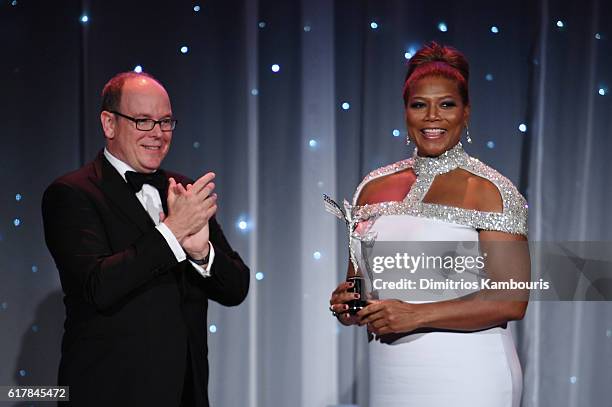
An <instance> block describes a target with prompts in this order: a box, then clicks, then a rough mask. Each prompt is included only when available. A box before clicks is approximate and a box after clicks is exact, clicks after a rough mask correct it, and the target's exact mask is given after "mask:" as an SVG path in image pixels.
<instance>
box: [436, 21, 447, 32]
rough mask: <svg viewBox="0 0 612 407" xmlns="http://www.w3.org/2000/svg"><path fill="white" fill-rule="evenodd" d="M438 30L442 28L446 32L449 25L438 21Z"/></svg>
mask: <svg viewBox="0 0 612 407" xmlns="http://www.w3.org/2000/svg"><path fill="white" fill-rule="evenodd" d="M438 30H440V31H441V32H443V33H445V32H447V31H448V26H447V25H446V23H445V22H440V23H438Z"/></svg>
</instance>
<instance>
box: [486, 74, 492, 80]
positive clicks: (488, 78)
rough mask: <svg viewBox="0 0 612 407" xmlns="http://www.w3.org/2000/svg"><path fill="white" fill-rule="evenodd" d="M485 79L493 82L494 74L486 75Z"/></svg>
mask: <svg viewBox="0 0 612 407" xmlns="http://www.w3.org/2000/svg"><path fill="white" fill-rule="evenodd" d="M485 79H486V80H487V81H489V82H491V81H492V80H493V74H490V73H488V74H486V75H485Z"/></svg>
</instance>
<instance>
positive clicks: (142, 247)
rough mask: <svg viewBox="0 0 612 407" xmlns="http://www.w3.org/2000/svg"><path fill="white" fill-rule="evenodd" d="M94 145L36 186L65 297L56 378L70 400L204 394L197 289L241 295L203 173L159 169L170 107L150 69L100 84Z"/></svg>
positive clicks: (237, 298) (234, 261) (204, 301)
mask: <svg viewBox="0 0 612 407" xmlns="http://www.w3.org/2000/svg"><path fill="white" fill-rule="evenodd" d="M100 120H101V124H102V130H103V132H104V137H105V139H106V147H105V148H104V150H103V151H101V152H100V153H99V154H98V156H97V157H96V158H95V160H93V161H92V162H90V163H88V164H86V165H85V166H83V167H82V168H80V169H78V170H76V171H74V172H71V173H69V174H66V175H64V176H62V177H60V178H58V179H57V180H56V181H54V182H53V183H52V184H51V185H50V186H49V188H47V190H46V191H45V194H44V197H43V202H42V212H43V220H44V229H45V240H46V242H47V246H48V248H49V251H50V252H51V254H52V256H53V258H54V260H55V263H56V265H57V268H58V271H59V275H60V280H61V284H62V289H63V291H64V294H65V296H64V303H65V307H66V321H65V325H64V326H65V332H64V337H63V341H62V358H61V362H60V367H59V379H58V382H59V385H62V386H70V402H69V403H68V404H69V405H72V406H87V407H93V406H104V407H108V406H114V405H125V406H166V407H171V406H182V407H186V406H198V407H199V406H208V395H207V383H208V361H207V352H208V351H207V330H206V326H207V323H206V312H207V305H208V300H209V299H211V300H214V301H216V302H218V303H220V304H223V305H226V306H233V305H238V304H240V303H241V302H242V301H243V300H244V298H245V297H246V295H247V292H248V286H249V270H248V268H247V267H246V266H245V264H244V263H243V261H242V260H241V258H240V256H239V255H238V253H236V252H235V251H234V250H233V249H232V248H231V246H230V245H229V243H228V242H227V240H226V238H225V236H224V235H223V232H222V230H221V228H220V226H219V224H218V223H217V221H216V220H215V213H216V211H217V201H216V194H215V193H214V192H213V191H214V187H215V185H214V182H213V180H214V174H213V173H207V174H205V175H203V176H202V177H201V178H199V179H198V180H196V181H195V182H193V181H191V180H189V179H187V178H186V177H183V176H181V175H179V174H175V173H171V172H169V171H164V170H161V169H160V166H161V163H162V161H163V159H164V158H165V157H166V155H167V153H168V150H169V148H170V143H171V141H172V132H173V130H174V129H175V127H176V123H177V121H176V119H175V118H174V116H173V115H172V108H171V104H170V98H169V96H168V93H167V92H166V90H165V89H164V87H163V86H162V85H161V83H160V82H159V81H157V80H156V79H155V78H153V77H152V76H150V75H148V74H145V73H135V72H126V73H121V74H118V75H116V76H115V77H113V78H112V79H111V80H110V81H109V82H108V83H107V84H106V86H105V87H104V90H103V92H102V108H101V113H100Z"/></svg>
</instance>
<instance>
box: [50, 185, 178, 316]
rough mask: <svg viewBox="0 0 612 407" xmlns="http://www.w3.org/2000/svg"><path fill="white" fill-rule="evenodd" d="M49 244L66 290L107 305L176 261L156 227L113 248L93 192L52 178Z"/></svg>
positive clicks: (100, 308)
mask: <svg viewBox="0 0 612 407" xmlns="http://www.w3.org/2000/svg"><path fill="white" fill-rule="evenodd" d="M42 216H43V225H44V231H45V241H46V243H47V247H48V248H49V251H50V252H51V255H52V256H53V259H54V260H55V263H56V265H57V268H58V270H59V273H60V279H61V282H62V287H63V288H64V292H65V293H66V295H69V296H70V295H71V296H77V297H80V298H82V299H83V300H84V301H85V302H87V303H90V304H92V305H94V306H95V307H96V308H97V309H98V310H105V309H107V308H110V307H112V306H113V305H115V304H117V303H118V302H119V301H121V300H123V299H125V298H126V297H127V296H128V295H129V294H130V293H132V292H133V291H134V290H136V289H137V288H139V287H141V286H142V285H144V284H146V283H147V282H149V281H150V280H152V279H154V278H155V277H156V276H158V275H160V274H163V273H165V272H167V271H168V270H169V269H170V268H171V267H172V266H174V265H176V264H177V261H176V258H175V257H174V255H173V254H172V251H171V250H170V248H169V247H168V245H167V243H166V242H165V240H164V238H163V236H162V235H161V233H159V232H158V231H157V229H155V228H151V230H150V231H147V232H146V233H144V234H143V235H142V236H141V237H139V238H138V239H137V240H136V241H134V242H133V243H132V244H131V245H130V246H129V247H127V248H125V249H124V250H121V251H119V252H116V253H113V251H112V250H111V245H110V243H109V241H108V238H107V233H106V230H105V227H104V223H103V220H102V217H101V215H100V213H99V211H98V210H97V208H96V206H95V205H94V203H93V200H92V198H91V197H89V196H88V195H87V194H86V193H85V192H83V191H82V190H80V189H79V188H77V187H75V186H73V185H70V184H67V183H64V182H60V181H56V182H55V183H53V184H52V185H51V186H50V187H49V188H47V190H46V191H45V193H44V195H43V200H42Z"/></svg>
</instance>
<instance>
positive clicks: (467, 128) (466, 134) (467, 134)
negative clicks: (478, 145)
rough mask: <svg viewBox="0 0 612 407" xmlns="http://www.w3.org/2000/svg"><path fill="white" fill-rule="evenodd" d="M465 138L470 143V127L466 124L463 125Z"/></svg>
mask: <svg viewBox="0 0 612 407" xmlns="http://www.w3.org/2000/svg"><path fill="white" fill-rule="evenodd" d="M465 139H466V140H467V142H468V143H470V144H472V138H471V137H470V128H469V127H468V125H467V124H466V125H465Z"/></svg>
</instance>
